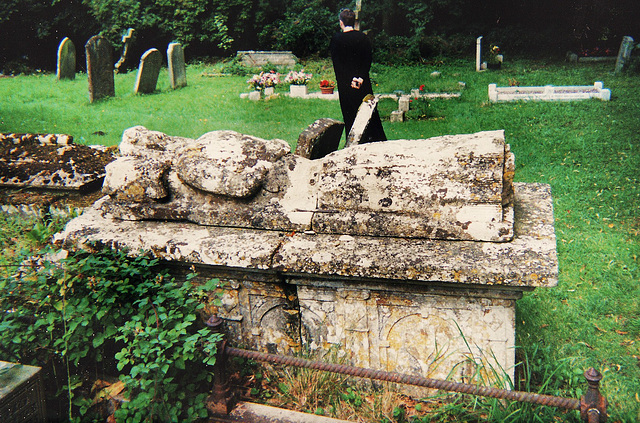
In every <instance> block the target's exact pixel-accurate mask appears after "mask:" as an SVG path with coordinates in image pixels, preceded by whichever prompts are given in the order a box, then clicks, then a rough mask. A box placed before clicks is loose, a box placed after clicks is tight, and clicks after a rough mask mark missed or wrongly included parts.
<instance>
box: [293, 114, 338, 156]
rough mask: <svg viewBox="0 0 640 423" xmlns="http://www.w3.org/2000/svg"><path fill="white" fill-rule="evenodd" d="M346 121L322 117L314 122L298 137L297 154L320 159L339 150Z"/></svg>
mask: <svg viewBox="0 0 640 423" xmlns="http://www.w3.org/2000/svg"><path fill="white" fill-rule="evenodd" d="M343 130H344V123H343V122H340V121H338V120H335V119H329V118H322V119H318V120H316V121H315V122H313V123H312V124H311V125H309V126H308V127H307V129H305V130H304V131H302V133H301V134H300V136H299V137H298V145H297V146H296V151H295V154H296V155H298V156H301V157H304V158H306V159H311V160H315V159H320V158H322V157H324V156H326V155H327V154H329V153H332V152H334V151H336V150H338V145H339V144H340V138H341V137H342V131H343Z"/></svg>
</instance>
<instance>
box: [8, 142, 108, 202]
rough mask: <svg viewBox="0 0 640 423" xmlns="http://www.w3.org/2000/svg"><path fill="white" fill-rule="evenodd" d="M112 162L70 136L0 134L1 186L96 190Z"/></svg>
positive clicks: (106, 155)
mask: <svg viewBox="0 0 640 423" xmlns="http://www.w3.org/2000/svg"><path fill="white" fill-rule="evenodd" d="M113 160H114V157H113V155H112V154H111V153H109V152H104V151H99V150H96V149H94V148H91V147H87V146H84V145H76V144H73V138H72V137H71V136H69V135H62V134H48V135H38V134H0V186H5V187H26V188H49V189H64V190H82V191H84V190H90V189H96V190H97V189H99V188H100V186H101V185H102V180H103V179H104V176H105V166H106V165H107V164H108V163H109V162H111V161H113Z"/></svg>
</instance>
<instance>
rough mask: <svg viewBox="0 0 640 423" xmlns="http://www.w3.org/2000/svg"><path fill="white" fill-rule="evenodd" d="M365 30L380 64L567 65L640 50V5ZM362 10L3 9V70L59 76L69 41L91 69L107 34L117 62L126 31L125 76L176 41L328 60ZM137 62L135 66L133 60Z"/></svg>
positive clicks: (601, 3)
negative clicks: (488, 47) (132, 32)
mask: <svg viewBox="0 0 640 423" xmlns="http://www.w3.org/2000/svg"><path fill="white" fill-rule="evenodd" d="M362 3H363V6H362V9H363V10H362V12H361V15H360V16H361V21H362V29H363V30H367V31H369V34H370V35H371V36H372V37H373V38H374V42H375V48H376V60H378V61H382V62H415V61H418V60H420V59H429V58H433V57H437V56H450V57H451V56H471V55H473V52H474V49H475V39H476V37H478V36H479V35H483V36H484V39H485V42H488V43H492V44H498V45H500V47H501V48H502V50H503V51H505V52H508V54H509V56H511V57H517V56H529V57H531V56H533V57H536V56H543V55H544V56H563V55H564V54H565V53H566V52H567V51H568V50H571V51H574V52H577V53H580V52H581V51H586V50H593V49H595V48H596V47H597V48H599V49H600V51H604V50H606V49H609V50H610V51H611V52H613V53H615V52H617V50H618V47H619V44H620V40H621V39H622V37H623V36H624V35H630V36H632V37H634V39H636V40H637V41H640V12H639V10H640V6H638V0H581V1H569V0H567V1H562V0H485V1H477V0H475V1H474V0H429V1H409V0H393V1H392V0H375V1H374V0H363V2H362ZM354 4H355V2H353V1H351V2H345V3H341V2H338V1H336V0H291V1H285V0H3V6H2V11H0V40H1V42H0V69H3V70H4V72H5V73H10V72H21V71H28V70H29V69H31V70H33V69H43V70H54V69H55V61H56V52H57V46H58V44H59V43H60V41H61V40H62V39H63V38H64V37H69V38H71V39H72V40H73V41H74V43H75V44H76V49H77V51H78V64H79V67H80V68H82V67H83V66H84V63H83V61H84V57H83V54H84V44H85V43H86V41H87V40H88V39H89V38H90V37H91V36H92V35H96V34H102V35H104V36H106V37H108V38H109V39H110V40H111V42H112V43H113V45H114V48H115V52H114V56H115V58H114V60H117V57H118V56H119V52H120V49H121V48H122V42H121V37H122V34H123V33H124V32H125V30H126V29H127V28H130V27H131V28H135V29H136V34H137V36H136V42H135V44H134V48H133V50H132V51H131V55H130V58H131V59H130V62H131V63H128V64H127V67H129V68H133V67H135V66H137V61H138V58H139V57H140V55H141V54H142V53H143V52H144V51H146V50H147V49H149V48H152V47H155V48H158V49H159V50H161V51H163V50H164V49H166V46H167V44H168V43H169V42H171V41H179V42H181V43H182V44H183V45H184V46H185V53H186V55H187V59H188V60H193V59H196V58H204V57H225V56H231V55H233V54H235V52H236V51H237V50H273V49H277V50H292V51H293V52H294V53H295V54H296V55H298V56H299V57H308V56H313V55H319V56H326V55H327V47H328V42H329V39H330V37H331V35H332V34H333V33H334V32H335V31H337V30H338V25H337V15H338V12H339V10H340V8H342V7H354ZM134 58H135V60H134Z"/></svg>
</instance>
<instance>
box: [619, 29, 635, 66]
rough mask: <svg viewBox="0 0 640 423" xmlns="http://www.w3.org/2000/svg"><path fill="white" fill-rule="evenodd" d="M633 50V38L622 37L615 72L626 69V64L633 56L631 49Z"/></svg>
mask: <svg viewBox="0 0 640 423" xmlns="http://www.w3.org/2000/svg"><path fill="white" fill-rule="evenodd" d="M632 50H633V38H631V37H629V36H625V37H622V42H621V43H620V50H619V51H618V59H617V60H616V69H615V73H619V72H621V71H622V69H624V65H625V64H626V63H627V61H628V60H629V58H630V57H631V51H632Z"/></svg>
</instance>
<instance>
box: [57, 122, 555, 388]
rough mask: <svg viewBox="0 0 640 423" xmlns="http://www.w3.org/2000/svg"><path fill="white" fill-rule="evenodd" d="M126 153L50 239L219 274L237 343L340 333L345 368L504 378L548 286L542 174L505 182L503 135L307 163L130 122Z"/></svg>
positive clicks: (219, 136) (229, 137)
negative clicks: (533, 295) (521, 311)
mask: <svg viewBox="0 0 640 423" xmlns="http://www.w3.org/2000/svg"><path fill="white" fill-rule="evenodd" d="M120 151H121V155H122V156H121V157H120V158H119V159H118V160H117V161H116V162H114V163H112V164H111V165H109V166H108V168H107V176H106V178H105V184H104V187H103V189H104V193H105V194H106V195H105V196H104V197H103V198H102V199H101V200H99V201H98V202H96V203H95V204H94V206H93V207H91V208H89V209H88V210H85V212H84V213H83V214H82V215H81V216H79V217H77V218H76V219H73V220H72V221H71V222H70V223H69V224H68V225H67V227H66V229H65V231H63V232H62V233H60V234H58V235H57V237H56V242H57V243H58V244H59V245H60V246H62V247H64V248H66V249H80V248H83V249H91V248H94V247H95V245H98V246H102V245H106V246H111V247H115V248H128V249H129V251H131V252H137V251H140V250H141V249H142V250H146V251H150V252H151V253H152V254H153V255H155V256H156V257H158V258H161V259H162V260H165V261H166V263H167V266H169V268H171V269H172V270H173V271H174V272H176V274H177V275H180V274H182V273H184V272H186V271H187V270H186V269H190V268H192V267H194V266H195V267H196V271H197V272H198V274H199V278H203V279H204V280H207V279H210V278H212V277H217V278H219V279H220V280H221V281H223V282H224V286H223V288H221V289H222V291H223V294H224V295H223V297H222V304H221V305H218V306H213V305H209V306H208V308H207V312H210V313H216V314H217V315H219V316H220V317H222V318H223V319H224V320H225V322H226V326H227V332H228V333H229V337H230V342H232V343H233V344H235V345H241V346H244V347H248V348H255V349H259V350H263V351H269V352H272V353H284V354H291V353H292V352H295V351H300V350H301V349H302V348H303V347H305V348H308V349H309V350H311V351H326V349H327V348H329V347H331V346H337V347H338V348H339V350H340V351H341V352H342V353H343V354H344V355H345V356H346V358H347V361H348V362H349V363H350V364H352V365H356V366H364V367H371V368H376V369H381V370H387V371H398V372H403V373H409V374H416V375H422V376H427V377H434V378H446V377H450V378H452V379H453V380H456V381H470V380H472V379H471V378H472V377H473V375H476V376H478V375H481V376H482V377H485V378H488V379H492V375H495V373H494V371H495V372H497V373H500V372H501V370H500V369H502V370H503V371H504V374H506V375H511V376H513V372H514V366H515V302H516V300H517V299H518V298H520V297H521V295H522V293H523V292H524V291H528V290H532V289H534V288H536V287H551V286H554V285H556V284H557V273H558V269H557V257H556V247H555V233H554V228H553V207H552V201H551V193H550V189H549V186H548V185H543V184H521V183H513V182H512V181H513V169H514V158H513V155H512V154H511V152H510V149H509V146H508V144H506V143H505V140H504V134H503V132H502V131H491V132H481V133H477V134H467V135H452V136H443V137H437V138H431V139H427V140H402V141H387V142H380V143H372V144H364V145H358V146H354V147H350V148H346V149H344V150H340V151H336V152H333V153H331V154H328V155H327V156H324V157H322V158H319V159H316V160H309V159H305V158H302V157H299V156H296V155H294V154H291V153H290V151H289V146H288V145H287V144H286V143H285V142H284V141H281V140H261V139H258V138H255V137H251V136H247V135H242V134H238V133H235V132H231V131H219V132H213V133H208V134H205V135H203V136H202V137H200V138H199V139H197V140H190V139H186V138H180V137H171V136H167V135H165V134H162V133H159V132H153V131H148V130H146V129H145V128H143V127H135V128H131V129H129V130H127V131H126V132H125V134H124V136H123V142H122V144H121V145H120ZM181 272H182V273H181ZM485 380H486V379H485ZM416 393H418V392H416Z"/></svg>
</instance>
